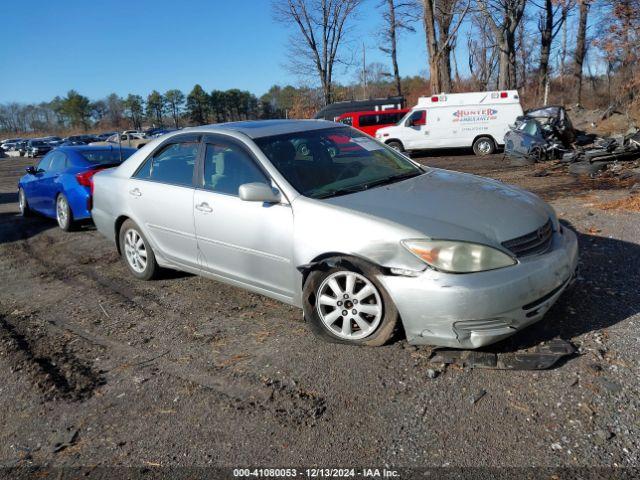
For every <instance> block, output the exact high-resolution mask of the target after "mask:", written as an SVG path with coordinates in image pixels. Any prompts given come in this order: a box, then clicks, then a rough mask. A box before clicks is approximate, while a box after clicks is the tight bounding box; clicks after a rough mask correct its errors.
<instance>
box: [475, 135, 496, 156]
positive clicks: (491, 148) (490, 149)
mask: <svg viewBox="0 0 640 480" xmlns="http://www.w3.org/2000/svg"><path fill="white" fill-rule="evenodd" d="M495 151H496V143H495V142H494V141H493V139H492V138H491V137H480V138H477V139H476V141H475V142H473V153H475V154H476V155H478V156H484V155H490V154H492V153H494V152H495Z"/></svg>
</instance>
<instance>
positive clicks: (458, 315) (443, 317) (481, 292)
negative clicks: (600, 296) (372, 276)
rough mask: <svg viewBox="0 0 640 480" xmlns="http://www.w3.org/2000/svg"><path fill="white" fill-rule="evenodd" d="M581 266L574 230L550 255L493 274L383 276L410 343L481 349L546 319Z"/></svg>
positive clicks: (563, 233)
mask: <svg viewBox="0 0 640 480" xmlns="http://www.w3.org/2000/svg"><path fill="white" fill-rule="evenodd" d="M577 265H578V240H577V238H576V235H575V233H574V232H573V231H571V230H569V229H567V228H561V230H560V232H555V233H554V235H553V241H552V244H551V248H550V249H549V251H547V252H546V253H544V254H541V255H536V256H531V257H527V258H523V259H521V260H520V262H519V263H518V265H514V266H513V267H506V268H502V269H498V270H492V271H488V272H480V273H471V274H457V275H456V274H447V273H441V272H436V271H434V270H425V271H424V272H423V273H421V274H420V275H419V276H418V277H404V276H383V277H380V281H381V282H382V283H383V285H384V286H385V288H386V289H387V291H388V292H389V294H390V295H391V298H393V300H394V302H395V305H396V307H397V309H398V312H399V313H400V317H401V319H402V323H403V326H404V329H405V332H406V335H407V340H408V342H409V343H411V344H414V345H438V346H446V347H458V348H479V347H482V346H485V345H489V344H491V343H494V342H497V341H499V340H502V339H504V338H506V337H508V336H510V335H513V334H514V333H515V332H517V331H518V330H521V329H523V328H524V327H526V326H528V325H531V324H532V323H535V322H537V321H538V320H540V319H541V318H542V317H543V316H544V314H545V313H546V312H547V311H548V310H549V308H551V306H552V305H553V304H554V303H555V301H556V300H557V299H558V298H559V297H560V295H561V294H562V292H564V290H565V289H566V288H567V286H568V285H569V284H570V283H571V280H572V279H573V277H574V275H575V271H576V268H577Z"/></svg>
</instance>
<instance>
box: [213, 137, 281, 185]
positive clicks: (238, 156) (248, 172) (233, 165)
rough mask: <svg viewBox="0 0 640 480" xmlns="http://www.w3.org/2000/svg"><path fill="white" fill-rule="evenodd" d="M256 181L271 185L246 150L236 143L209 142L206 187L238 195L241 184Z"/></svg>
mask: <svg viewBox="0 0 640 480" xmlns="http://www.w3.org/2000/svg"><path fill="white" fill-rule="evenodd" d="M254 182H260V183H266V184H267V185H270V182H269V180H268V179H267V177H266V176H265V175H264V173H262V170H260V168H258V166H257V165H256V164H255V162H254V161H253V159H252V158H251V157H250V156H249V155H248V154H247V153H246V152H244V151H243V150H242V149H240V148H239V147H236V146H234V145H224V144H222V143H220V144H211V143H210V144H207V148H206V150H205V155H204V188H206V189H207V190H211V191H213V192H217V193H225V194H227V195H235V196H237V195H238V190H239V189H240V185H243V184H245V183H254Z"/></svg>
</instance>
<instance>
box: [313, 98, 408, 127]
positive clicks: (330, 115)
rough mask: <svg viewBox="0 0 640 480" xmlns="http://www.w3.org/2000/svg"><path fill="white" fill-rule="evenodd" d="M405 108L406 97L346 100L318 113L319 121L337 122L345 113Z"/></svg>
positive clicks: (330, 105) (328, 106)
mask: <svg viewBox="0 0 640 480" xmlns="http://www.w3.org/2000/svg"><path fill="white" fill-rule="evenodd" d="M404 107H405V99H404V97H387V98H371V99H368V100H346V101H343V102H335V103H331V104H329V105H327V106H326V107H324V108H323V109H322V110H320V111H319V112H318V113H316V116H315V118H316V119H317V120H320V119H324V120H329V121H332V122H333V121H336V119H337V118H338V117H339V116H340V115H342V114H343V113H349V112H369V111H371V110H389V109H401V108H404Z"/></svg>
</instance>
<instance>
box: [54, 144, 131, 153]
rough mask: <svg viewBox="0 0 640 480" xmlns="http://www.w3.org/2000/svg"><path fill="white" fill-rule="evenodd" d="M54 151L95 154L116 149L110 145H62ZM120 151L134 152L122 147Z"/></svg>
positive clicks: (116, 148)
mask: <svg viewBox="0 0 640 480" xmlns="http://www.w3.org/2000/svg"><path fill="white" fill-rule="evenodd" d="M56 150H61V151H63V152H75V153H82V152H95V151H96V150H97V151H100V150H118V147H115V146H111V145H63V146H61V147H58V148H56ZM122 150H133V151H135V150H136V149H135V148H128V147H122Z"/></svg>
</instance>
